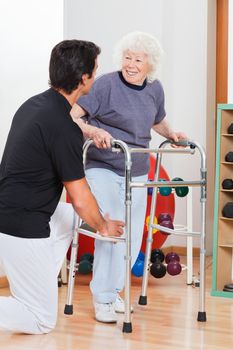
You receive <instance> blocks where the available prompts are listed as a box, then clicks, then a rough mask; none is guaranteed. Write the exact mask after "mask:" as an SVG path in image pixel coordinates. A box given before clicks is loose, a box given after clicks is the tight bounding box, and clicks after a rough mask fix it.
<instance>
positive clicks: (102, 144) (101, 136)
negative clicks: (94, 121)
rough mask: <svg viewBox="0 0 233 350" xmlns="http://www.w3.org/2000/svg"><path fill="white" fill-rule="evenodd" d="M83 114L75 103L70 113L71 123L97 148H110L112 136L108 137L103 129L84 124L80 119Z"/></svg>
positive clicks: (81, 109) (82, 110)
mask: <svg viewBox="0 0 233 350" xmlns="http://www.w3.org/2000/svg"><path fill="white" fill-rule="evenodd" d="M85 114H86V111H85V110H84V109H83V108H82V107H80V106H79V105H78V104H77V103H75V104H74V105H73V107H72V109H71V111H70V115H71V117H72V119H73V121H74V122H75V123H76V124H77V125H78V126H79V127H80V129H81V130H82V132H83V135H84V136H85V137H86V138H90V139H92V140H93V142H94V144H95V145H96V147H97V148H110V147H111V139H112V135H110V134H109V133H108V132H107V131H105V130H104V129H101V128H97V127H95V126H92V125H89V124H87V123H85V121H84V120H83V119H82V118H81V117H83V116H84V115H85Z"/></svg>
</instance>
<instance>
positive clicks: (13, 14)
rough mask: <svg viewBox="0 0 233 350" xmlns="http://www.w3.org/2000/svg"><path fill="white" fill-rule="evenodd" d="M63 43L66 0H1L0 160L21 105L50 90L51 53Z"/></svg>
mask: <svg viewBox="0 0 233 350" xmlns="http://www.w3.org/2000/svg"><path fill="white" fill-rule="evenodd" d="M62 39H63V1H62V0H50V1H46V0H40V1H31V0H20V1H12V0H0V43H1V49H0V50H1V64H0V77H1V85H0V99H1V103H0V157H1V155H2V152H3V148H4V145H5V141H6V138H7V135H8V131H9V128H10V124H11V120H12V117H13V115H14V113H15V112H16V110H17V109H18V107H19V106H20V104H21V103H22V102H24V100H26V99H27V98H29V97H31V96H33V95H35V94H37V93H39V92H41V91H43V90H45V89H47V88H48V83H47V82H48V63H49V56H50V52H51V49H52V47H53V46H54V45H55V44H56V43H57V42H59V41H60V40H62Z"/></svg>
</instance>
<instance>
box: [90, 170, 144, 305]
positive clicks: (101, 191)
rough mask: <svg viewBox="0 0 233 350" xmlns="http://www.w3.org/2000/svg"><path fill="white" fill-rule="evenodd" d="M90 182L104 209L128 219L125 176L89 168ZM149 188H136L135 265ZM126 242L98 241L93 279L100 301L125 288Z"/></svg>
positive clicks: (140, 178) (111, 298)
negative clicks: (126, 214) (126, 213)
mask: <svg viewBox="0 0 233 350" xmlns="http://www.w3.org/2000/svg"><path fill="white" fill-rule="evenodd" d="M86 177H87V180H88V183H89V185H90V187H91V190H92V192H93V194H94V196H95V197H96V199H97V202H98V204H99V207H100V211H101V213H102V214H103V215H104V214H106V213H108V214H109V215H110V218H111V219H118V220H123V221H125V204H124V200H125V178H124V177H123V176H119V175H117V174H116V173H114V172H112V171H110V170H107V169H102V168H92V169H88V170H86ZM146 180H147V175H143V176H138V177H134V178H133V181H146ZM146 204H147V189H146V188H133V190H132V219H131V234H132V246H131V255H132V266H133V265H134V263H135V261H136V258H137V256H138V253H139V250H140V247H141V242H142V236H143V228H144V221H145V212H146ZM124 256H125V243H122V242H121V243H117V244H114V243H111V242H103V241H100V240H96V241H95V253H94V257H95V258H94V265H93V278H92V281H91V283H90V287H91V292H92V294H93V298H94V300H95V301H96V302H98V303H110V302H114V301H115V299H116V294H117V292H118V291H120V290H122V289H123V288H124V280H125V262H124Z"/></svg>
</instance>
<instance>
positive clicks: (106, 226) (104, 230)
mask: <svg viewBox="0 0 233 350" xmlns="http://www.w3.org/2000/svg"><path fill="white" fill-rule="evenodd" d="M64 186H65V188H66V190H67V193H68V195H69V198H70V200H71V203H72V205H73V208H74V210H75V211H76V212H77V214H78V215H79V216H80V217H81V218H82V219H83V220H84V221H85V222H86V223H87V224H88V225H89V226H91V227H93V228H95V229H96V230H97V231H98V232H99V233H100V234H101V235H102V236H121V235H122V234H123V227H124V222H123V221H119V220H110V219H109V217H108V215H105V216H104V217H103V216H102V215H101V213H100V211H99V207H98V204H97V201H96V199H95V197H94V196H93V194H92V193H91V191H90V188H89V186H88V183H87V181H86V179H85V178H82V179H80V180H75V181H67V182H64Z"/></svg>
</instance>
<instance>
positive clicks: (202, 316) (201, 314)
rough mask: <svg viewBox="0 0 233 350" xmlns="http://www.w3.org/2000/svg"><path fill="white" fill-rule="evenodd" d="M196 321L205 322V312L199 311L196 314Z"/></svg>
mask: <svg viewBox="0 0 233 350" xmlns="http://www.w3.org/2000/svg"><path fill="white" fill-rule="evenodd" d="M197 320H198V321H199V322H206V312H205V311H199V312H198V316H197Z"/></svg>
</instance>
